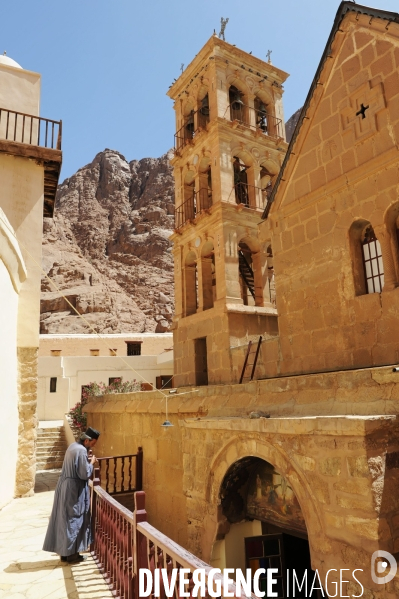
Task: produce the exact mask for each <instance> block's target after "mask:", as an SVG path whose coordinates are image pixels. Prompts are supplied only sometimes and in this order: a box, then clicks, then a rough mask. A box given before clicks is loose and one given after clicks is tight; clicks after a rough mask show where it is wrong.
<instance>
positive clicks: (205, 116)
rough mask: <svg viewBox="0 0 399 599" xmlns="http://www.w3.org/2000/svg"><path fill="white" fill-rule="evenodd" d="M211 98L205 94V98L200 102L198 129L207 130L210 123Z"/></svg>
mask: <svg viewBox="0 0 399 599" xmlns="http://www.w3.org/2000/svg"><path fill="white" fill-rule="evenodd" d="M209 115H210V111H209V96H208V94H205V96H204V97H203V98H202V100H200V107H199V109H198V113H197V129H200V128H201V129H205V128H206V126H207V124H208V123H209Z"/></svg>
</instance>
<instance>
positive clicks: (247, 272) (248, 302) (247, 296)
mask: <svg viewBox="0 0 399 599" xmlns="http://www.w3.org/2000/svg"><path fill="white" fill-rule="evenodd" d="M238 270H239V273H240V287H241V298H242V301H243V302H244V306H254V305H255V275H254V271H253V267H252V252H251V250H250V249H249V247H248V246H247V244H246V243H244V242H243V241H241V242H240V243H239V244H238Z"/></svg>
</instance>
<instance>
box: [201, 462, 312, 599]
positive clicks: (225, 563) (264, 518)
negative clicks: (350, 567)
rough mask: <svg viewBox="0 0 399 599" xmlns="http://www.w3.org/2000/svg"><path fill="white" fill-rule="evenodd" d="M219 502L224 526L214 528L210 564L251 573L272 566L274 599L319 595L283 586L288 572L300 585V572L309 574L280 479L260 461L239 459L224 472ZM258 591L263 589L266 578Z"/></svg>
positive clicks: (297, 513) (295, 508)
mask: <svg viewBox="0 0 399 599" xmlns="http://www.w3.org/2000/svg"><path fill="white" fill-rule="evenodd" d="M219 499H220V506H221V512H222V516H223V519H224V523H223V524H222V526H219V534H218V540H217V541H216V542H215V544H214V547H213V552H212V559H211V564H212V565H214V566H216V565H217V567H224V568H234V569H241V570H242V571H243V572H244V571H245V569H247V568H249V569H251V571H252V575H254V574H255V571H256V570H258V569H260V568H264V569H266V570H267V569H268V568H275V569H276V570H277V573H276V574H275V575H274V576H273V578H275V579H276V581H277V582H276V584H275V585H274V590H275V591H277V592H278V597H279V598H281V599H285V598H286V597H291V596H295V597H313V598H314V599H320V598H321V597H322V595H321V592H320V591H319V590H317V589H315V590H314V591H313V593H310V594H309V588H310V585H308V589H307V591H308V593H307V594H305V593H306V590H305V589H303V590H302V591H303V592H302V594H301V592H299V594H298V593H296V594H292V588H287V570H289V571H290V572H291V571H292V570H295V572H296V576H297V578H298V580H300V581H301V580H302V579H303V577H304V576H305V572H307V575H306V576H307V578H308V579H309V580H313V577H314V574H313V571H312V568H311V559H310V549H309V542H308V534H307V528H306V523H305V519H304V516H303V514H302V510H301V507H300V505H299V502H298V499H297V497H296V495H295V492H294V490H293V489H292V487H291V485H290V482H289V481H288V479H287V478H286V477H285V476H283V475H282V474H280V473H279V472H278V471H277V470H276V469H275V467H274V466H273V465H272V464H270V463H269V462H267V461H265V460H263V459H262V458H259V457H254V456H247V457H244V458H241V459H239V460H237V461H236V462H234V463H233V464H232V465H231V466H230V468H229V469H228V470H227V472H226V474H225V476H224V478H223V481H222V484H221V487H220V492H219ZM219 564H220V565H219ZM291 581H292V577H291ZM289 584H290V583H289ZM259 587H260V590H261V591H266V576H265V575H261V577H260V585H259Z"/></svg>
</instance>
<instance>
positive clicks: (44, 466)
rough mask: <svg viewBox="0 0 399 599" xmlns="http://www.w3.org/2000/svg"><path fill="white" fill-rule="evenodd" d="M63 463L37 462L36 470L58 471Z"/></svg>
mask: <svg viewBox="0 0 399 599" xmlns="http://www.w3.org/2000/svg"><path fill="white" fill-rule="evenodd" d="M59 468H62V462H36V470H58V469H59Z"/></svg>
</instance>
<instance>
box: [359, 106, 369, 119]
mask: <svg viewBox="0 0 399 599" xmlns="http://www.w3.org/2000/svg"><path fill="white" fill-rule="evenodd" d="M368 108H370V106H365V105H364V104H361V105H360V110H358V112H357V113H356V116H360V115H362V119H365V118H366V110H367V109H368Z"/></svg>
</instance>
